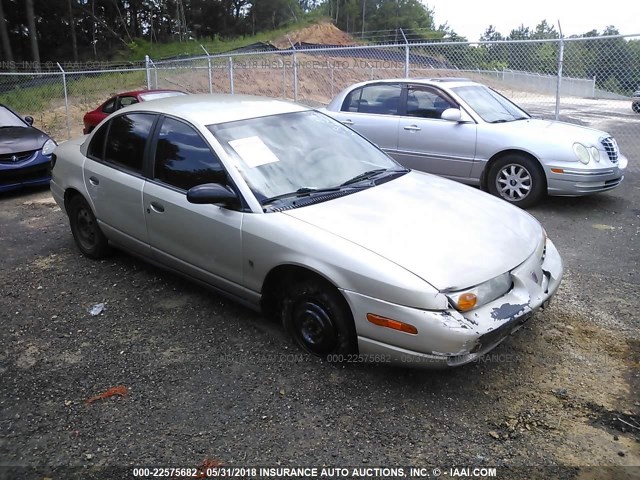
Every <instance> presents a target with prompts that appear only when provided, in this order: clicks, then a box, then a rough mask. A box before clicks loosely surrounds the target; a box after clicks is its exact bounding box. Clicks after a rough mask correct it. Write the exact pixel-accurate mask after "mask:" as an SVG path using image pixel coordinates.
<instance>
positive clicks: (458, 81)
mask: <svg viewBox="0 0 640 480" xmlns="http://www.w3.org/2000/svg"><path fill="white" fill-rule="evenodd" d="M374 83H413V84H423V85H442V84H446V85H447V87H460V86H463V85H482V84H481V83H478V82H474V81H473V80H470V79H468V78H460V77H435V78H387V79H383V80H367V81H366V82H361V83H358V84H356V85H352V86H351V87H350V88H352V87H355V86H358V87H361V86H364V85H371V84H374Z"/></svg>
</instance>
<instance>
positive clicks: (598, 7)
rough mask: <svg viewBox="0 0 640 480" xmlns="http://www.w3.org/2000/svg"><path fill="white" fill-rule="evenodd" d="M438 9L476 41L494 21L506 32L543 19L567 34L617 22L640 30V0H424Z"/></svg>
mask: <svg viewBox="0 0 640 480" xmlns="http://www.w3.org/2000/svg"><path fill="white" fill-rule="evenodd" d="M422 2H423V3H425V4H426V5H427V6H428V7H429V8H430V9H431V10H433V11H434V17H435V24H436V26H439V25H441V24H443V23H445V22H447V23H448V24H449V27H451V28H452V29H453V30H454V31H455V32H456V33H457V34H458V35H461V36H463V37H467V40H469V41H476V40H479V39H480V36H481V35H482V34H483V33H484V32H485V31H486V30H487V27H489V25H494V26H495V27H496V30H497V31H498V32H500V33H501V34H502V35H503V36H508V35H509V34H510V33H511V30H514V29H516V28H518V27H519V26H520V25H522V24H524V26H525V27H530V29H534V28H535V26H536V25H538V24H539V23H540V22H541V21H542V20H547V23H549V24H551V25H553V26H554V27H555V28H556V30H558V20H560V24H561V26H562V33H563V34H564V36H565V37H568V36H571V35H582V34H584V33H586V32H588V31H590V30H593V29H596V30H598V32H599V33H602V31H603V30H604V29H605V28H606V27H607V26H608V25H613V26H615V27H616V28H617V29H618V31H619V32H620V33H621V34H622V35H628V34H636V33H637V34H640V1H638V0H606V1H602V0H599V1H595V0H592V1H588V0H587V1H584V0H583V1H577V0H525V1H522V0H519V1H518V0H511V1H507V0H422Z"/></svg>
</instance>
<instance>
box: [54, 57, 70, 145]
mask: <svg viewBox="0 0 640 480" xmlns="http://www.w3.org/2000/svg"><path fill="white" fill-rule="evenodd" d="M56 64H57V65H58V68H59V69H60V71H61V72H62V88H63V89H64V113H65V116H66V117H67V139H69V138H71V127H70V126H69V96H68V95H67V74H66V72H65V71H64V69H63V68H62V66H60V63H59V62H56Z"/></svg>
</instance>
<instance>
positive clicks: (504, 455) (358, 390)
mask: <svg viewBox="0 0 640 480" xmlns="http://www.w3.org/2000/svg"><path fill="white" fill-rule="evenodd" d="M639 180H640V176H639V175H636V176H632V175H629V176H628V178H627V180H626V181H625V183H624V184H623V186H621V187H620V188H619V189H617V190H615V191H613V192H610V193H606V194H601V195H597V196H593V197H588V198H578V199H548V200H546V201H545V202H544V203H543V204H542V205H540V206H538V207H536V208H534V209H532V210H531V211H530V212H531V213H532V214H533V215H534V216H536V217H537V218H538V219H539V220H541V221H542V222H543V224H544V225H545V227H546V229H547V231H548V233H549V236H550V237H551V238H553V239H554V241H555V242H556V245H557V246H558V248H559V250H560V252H561V254H562V255H563V258H564V260H565V262H566V277H565V280H564V282H563V284H562V286H561V288H560V290H559V293H558V294H557V296H556V298H555V300H554V303H553V304H552V306H551V308H550V309H548V310H546V311H545V312H543V313H539V314H537V315H536V316H535V317H534V319H533V320H532V321H530V322H528V323H527V325H526V326H525V327H524V328H523V329H521V330H520V331H519V332H518V333H517V335H514V336H513V337H511V338H510V339H509V340H508V341H507V342H505V343H503V344H502V345H501V346H500V347H498V348H497V349H496V350H495V351H494V352H492V354H490V355H489V356H488V357H486V358H485V359H483V361H481V362H478V363H475V364H471V365H468V366H465V367H462V368H458V369H454V370H449V371H436V372H434V371H421V370H405V369H400V368H392V367H387V366H373V365H363V364H348V365H342V366H336V365H331V364H327V363H325V362H322V361H320V360H318V359H315V358H310V357H308V356H306V355H304V354H302V353H300V351H299V350H297V349H296V348H295V347H294V346H293V345H292V343H291V342H290V341H289V340H288V338H286V336H285V335H284V332H283V331H282V329H281V327H280V326H279V325H278V324H275V323H271V322H269V321H267V320H265V319H264V318H262V317H261V316H259V315H258V314H256V313H253V312H251V311H249V310H247V309H245V308H243V307H241V306H238V305H236V304H234V303H232V302H230V301H228V300H226V299H224V298H222V297H220V296H217V295H216V294H213V293H211V292H209V291H207V290H204V289H202V288H200V287H198V286H195V285H193V284H190V283H188V282H185V281H184V280H182V279H181V278H179V277H176V276H174V275H172V274H169V273H167V272H164V271H162V270H159V269H157V268H155V267H152V266H149V265H147V264H146V263H143V262H141V261H139V260H137V259H135V258H133V257H131V256H129V255H127V254H124V253H115V254H114V256H113V257H111V258H109V259H108V260H104V261H92V260H89V259H87V258H85V257H83V256H81V255H80V253H79V251H78V250H77V249H76V248H75V245H74V244H73V240H72V237H71V233H70V231H69V227H68V222H67V219H66V217H65V216H64V215H63V214H62V212H61V211H60V209H59V208H58V207H57V206H56V205H55V203H54V202H53V200H52V199H51V196H50V194H49V192H48V190H46V189H45V190H36V191H34V190H29V191H24V192H18V193H15V194H10V195H3V196H0V206H1V207H0V249H1V250H0V251H2V252H3V255H2V261H1V263H0V322H1V327H2V328H1V329H0V336H1V337H0V338H1V339H2V347H1V349H0V374H1V376H2V377H1V378H2V389H0V459H1V460H0V478H34V479H35V478H37V479H39V480H42V479H44V478H49V479H56V480H57V479H63V478H72V477H73V478H125V477H124V475H123V474H122V472H121V473H119V474H114V476H113V477H111V476H109V474H108V473H107V471H106V470H100V468H99V467H107V466H169V467H195V466H197V465H201V464H203V462H220V463H222V464H224V465H226V466H260V465H262V466H278V465H281V466H311V465H313V466H318V467H322V466H364V467H367V466H385V467H395V466H405V467H407V466H436V467H442V468H447V469H448V468H449V467H456V466H458V467H462V466H473V465H477V466H497V467H498V478H577V479H597V478H603V479H604V478H616V479H625V478H629V479H631V478H640V468H638V466H639V465H640V448H639V443H638V442H639V439H640V435H639V432H640V428H638V425H640V415H639V413H640V403H639V399H640V395H639V391H640V388H639V386H640V374H639V368H638V367H639V365H640V335H639V333H638V332H639V330H638V326H639V324H640V321H639V320H638V315H637V308H638V294H639V293H640V289H639V285H640V269H639V268H638V264H639V258H640V255H639V251H638V249H639V247H640V242H639V240H640V235H639V232H640V209H639V208H638V206H639V205H640V187H639V186H638V185H639V183H638V182H639ZM98 303H104V304H105V308H104V311H103V312H102V313H101V314H99V315H97V316H92V315H90V313H89V312H88V309H90V308H91V307H92V306H94V305H95V304H98ZM118 386H124V387H126V389H127V393H126V394H125V395H123V396H113V397H109V398H104V399H99V400H96V401H95V402H93V403H90V404H89V403H87V400H88V399H90V398H92V397H94V396H96V395H99V394H101V393H103V392H105V391H107V390H108V389H110V388H113V387H118ZM633 425H636V426H635V427H634V426H633ZM2 466H4V467H2ZM9 466H13V467H19V466H31V467H37V468H34V469H33V470H31V471H28V470H24V469H19V468H15V469H11V468H9ZM65 466H75V467H82V468H77V469H76V470H64V469H62V470H61V467H65ZM532 466H533V467H536V468H525V467H532ZM553 466H555V467H558V468H557V469H556V470H549V467H553ZM588 466H600V468H586V467H588ZM602 466H607V467H611V468H610V469H605V468H603V467H602ZM624 466H627V468H622V467H624ZM633 466H635V467H633ZM543 467H544V468H543ZM569 467H575V468H569ZM510 468H512V470H509V469H510ZM545 468H546V469H545ZM79 472H80V473H79ZM445 473H447V472H445ZM452 473H453V472H451V471H448V475H451V474H452ZM92 475H95V476H92ZM127 478H128V477H127ZM342 478H344V477H342ZM462 478H465V477H462Z"/></svg>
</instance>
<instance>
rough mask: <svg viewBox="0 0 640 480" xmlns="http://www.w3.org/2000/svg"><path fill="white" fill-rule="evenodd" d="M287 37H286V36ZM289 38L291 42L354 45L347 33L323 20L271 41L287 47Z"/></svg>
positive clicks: (281, 46) (276, 44)
mask: <svg viewBox="0 0 640 480" xmlns="http://www.w3.org/2000/svg"><path fill="white" fill-rule="evenodd" d="M287 37H288V38H287ZM289 39H290V40H291V42H293V43H315V44H326V45H355V44H356V42H355V41H354V40H353V37H351V35H349V34H348V33H345V32H343V31H342V30H340V29H339V28H337V27H336V26H335V25H333V24H331V23H328V22H325V23H318V24H315V25H310V26H308V27H305V28H303V29H300V30H296V31H293V32H290V33H288V34H287V35H283V36H282V37H280V38H277V39H276V40H274V41H273V42H272V43H273V44H274V45H275V46H276V47H278V48H289V47H290V46H291V45H290V44H289Z"/></svg>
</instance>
